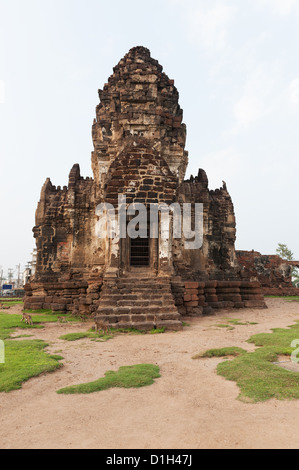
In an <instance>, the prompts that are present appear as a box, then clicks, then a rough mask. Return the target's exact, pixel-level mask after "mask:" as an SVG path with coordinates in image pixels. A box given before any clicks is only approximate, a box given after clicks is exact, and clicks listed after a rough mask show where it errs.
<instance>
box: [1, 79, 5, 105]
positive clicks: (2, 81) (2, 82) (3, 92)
mask: <svg viewBox="0 0 299 470" xmlns="http://www.w3.org/2000/svg"><path fill="white" fill-rule="evenodd" d="M4 101H5V83H4V80H0V104H3V103H4Z"/></svg>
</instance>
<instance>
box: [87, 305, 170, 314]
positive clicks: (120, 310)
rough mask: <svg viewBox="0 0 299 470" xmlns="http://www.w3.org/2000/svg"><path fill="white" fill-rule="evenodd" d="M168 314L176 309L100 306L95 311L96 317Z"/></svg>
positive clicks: (164, 307)
mask: <svg viewBox="0 0 299 470" xmlns="http://www.w3.org/2000/svg"><path fill="white" fill-rule="evenodd" d="M170 312H177V308H176V307H175V305H174V304H173V305H169V306H156V307H135V306H134V305H132V306H127V307H119V306H112V305H110V306H102V305H100V306H99V307H98V309H97V313H96V314H97V315H100V314H102V313H103V314H104V315H112V314H113V315H114V314H115V313H117V314H122V315H128V314H131V313H134V314H138V315H143V314H144V313H147V314H153V315H155V314H166V313H170Z"/></svg>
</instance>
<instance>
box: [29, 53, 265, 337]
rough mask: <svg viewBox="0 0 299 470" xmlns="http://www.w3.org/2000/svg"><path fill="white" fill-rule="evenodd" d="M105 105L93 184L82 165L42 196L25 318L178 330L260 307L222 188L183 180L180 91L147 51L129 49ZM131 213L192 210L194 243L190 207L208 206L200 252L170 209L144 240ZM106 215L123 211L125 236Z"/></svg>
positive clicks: (104, 94)
mask: <svg viewBox="0 0 299 470" xmlns="http://www.w3.org/2000/svg"><path fill="white" fill-rule="evenodd" d="M99 97H100V103H99V105H98V106H97V108H96V118H95V120H94V123H93V126H92V138H93V144H94V151H93V152H92V157H91V164H92V172H93V178H83V177H82V176H81V174H80V167H79V165H78V164H75V165H74V166H73V168H72V169H71V171H70V174H69V183H68V186H67V187H63V188H62V189H61V187H59V186H58V187H55V186H54V185H53V184H52V183H51V181H50V179H49V178H48V179H47V180H46V182H45V184H44V186H43V187H42V190H41V197H40V201H39V203H38V206H37V210H36V223H35V227H34V228H33V232H34V237H35V239H36V246H37V265H36V273H35V275H34V276H33V277H32V278H31V279H30V282H29V283H28V284H27V285H26V287H25V289H26V296H25V308H32V309H40V308H44V309H52V310H54V311H70V312H72V313H73V314H80V315H90V316H93V317H97V318H98V319H102V320H105V321H106V322H107V323H109V325H110V326H114V327H122V328H125V327H134V328H139V329H143V330H150V329H153V328H160V327H165V328H167V329H174V330H177V329H181V327H182V316H184V315H197V316H198V315H203V314H207V313H211V312H212V310H213V309H215V308H242V307H247V306H248V307H249V306H250V307H264V306H265V304H264V300H263V296H262V294H261V290H260V284H259V282H257V281H253V282H252V281H251V280H250V273H247V271H246V269H244V268H242V269H241V267H240V266H239V263H238V260H237V257H236V253H235V239H236V221H235V214H234V207H233V203H232V200H231V198H230V195H229V193H228V191H227V188H226V184H225V183H224V184H223V187H222V188H219V189H216V190H215V191H211V190H209V188H208V178H207V175H206V173H205V171H204V170H203V169H199V171H198V175H197V176H195V177H193V176H191V177H190V178H189V179H185V173H186V168H187V164H188V153H187V152H186V150H185V141H186V126H185V124H184V123H182V117H183V111H182V109H181V108H180V105H179V102H178V99H179V94H178V91H177V89H176V87H175V85H174V81H173V80H170V79H169V78H168V76H167V75H166V74H165V73H164V72H163V69H162V66H161V65H160V64H159V63H158V62H157V61H156V60H154V59H153V58H152V57H151V55H150V51H149V50H148V49H146V48H144V47H134V48H133V49H131V50H130V51H129V52H128V53H127V54H126V55H125V57H124V58H123V59H121V61H120V62H119V63H118V65H117V66H116V67H114V69H113V74H112V75H111V77H110V78H109V79H108V83H107V84H105V85H104V87H103V90H99ZM120 198H123V199H122V201H124V202H123V203H122V204H123V205H122V206H119V204H118V203H119V201H120ZM132 204H135V207H137V205H138V204H143V207H144V208H145V210H146V211H147V212H146V213H147V214H148V215H149V214H150V211H151V208H153V207H154V208H155V207H157V206H158V205H161V204H162V205H163V204H164V205H166V206H167V207H169V206H170V205H172V204H173V205H174V206H173V207H176V209H178V210H180V209H181V212H180V213H181V214H183V213H184V212H183V207H184V205H186V204H189V206H190V208H191V212H190V214H189V219H190V220H189V222H190V224H191V225H190V228H191V227H192V230H193V232H194V230H195V232H194V233H195V236H196V235H197V232H196V230H198V228H197V225H196V217H195V209H194V208H195V205H196V204H201V205H202V206H201V207H202V219H201V220H202V225H201V228H200V230H201V231H202V233H201V236H202V243H201V244H200V247H198V248H196V249H189V248H187V244H186V236H185V235H184V234H182V236H181V237H177V236H176V235H175V234H174V225H173V219H174V211H170V212H169V218H168V219H163V217H162V215H161V213H160V211H157V212H156V215H157V217H156V219H150V217H148V219H149V221H150V222H149V223H148V224H147V225H146V227H145V229H144V230H143V233H142V234H141V236H138V237H137V238H132V237H130V236H129V234H128V230H127V228H128V227H130V225H132V224H133V225H134V220H135V216H134V215H133V213H132V212H131V211H130V206H131V205H132ZM108 205H110V206H108ZM99 207H101V208H103V207H110V209H109V210H110V211H111V207H113V208H115V216H116V217H120V211H121V210H123V213H124V214H125V219H124V227H125V230H124V235H123V234H122V236H120V233H118V232H117V231H116V232H115V234H114V235H115V236H114V237H111V236H108V232H107V230H106V229H107V225H105V224H104V225H103V223H102V222H103V217H102V218H101V216H103V214H104V212H105V211H102V212H101V216H100V215H99V214H100V212H99ZM131 207H132V206H131ZM159 207H160V206H159ZM109 210H108V212H106V216H107V214H108V213H109ZM137 213H138V210H137V211H136V214H137ZM165 220H166V223H165ZM100 222H101V223H102V225H99V224H100ZM181 223H182V220H181ZM165 224H166V225H165ZM99 227H100V228H99ZM101 227H102V229H101ZM99 232H100V233H99ZM165 233H167V234H168V235H167V236H165ZM182 233H183V232H182ZM153 234H155V236H153Z"/></svg>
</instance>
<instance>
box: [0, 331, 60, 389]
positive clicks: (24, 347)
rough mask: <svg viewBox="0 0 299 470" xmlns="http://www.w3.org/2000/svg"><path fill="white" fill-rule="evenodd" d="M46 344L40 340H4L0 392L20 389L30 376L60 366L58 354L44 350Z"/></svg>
mask: <svg viewBox="0 0 299 470" xmlns="http://www.w3.org/2000/svg"><path fill="white" fill-rule="evenodd" d="M46 346H47V343H45V342H44V341H40V340H24V341H12V340H7V341H5V364H0V392H11V391H12V390H17V389H20V388H22V383H23V382H25V381H26V380H28V379H30V378H31V377H36V376H38V375H40V374H41V373H43V372H52V371H54V370H56V369H58V368H59V367H61V364H60V363H59V362H58V361H59V360H60V357H59V356H50V355H49V354H46V353H45V352H44V348H45V347H46Z"/></svg>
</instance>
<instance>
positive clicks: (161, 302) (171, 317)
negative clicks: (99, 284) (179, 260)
mask: <svg viewBox="0 0 299 470" xmlns="http://www.w3.org/2000/svg"><path fill="white" fill-rule="evenodd" d="M180 318H181V317H180V313H179V312H178V310H177V307H176V306H175V302H174V297H173V294H172V291H171V284H170V280H169V278H161V279H160V278H157V277H153V276H147V277H144V275H143V274H141V272H140V277H136V274H135V275H134V276H127V277H124V278H118V279H115V280H113V281H111V280H109V281H106V282H104V285H103V288H102V291H101V297H100V301H99V302H98V305H97V309H96V311H95V319H98V320H105V321H106V322H107V323H108V325H110V326H114V325H118V326H117V327H118V328H119V327H123V328H137V329H141V330H148V329H150V330H151V329H153V328H162V327H165V328H167V329H174V330H179V329H181V328H182V323H181V321H180Z"/></svg>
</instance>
